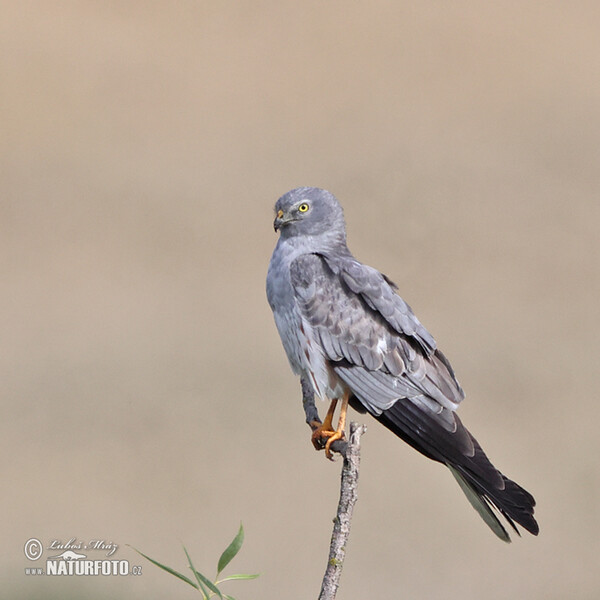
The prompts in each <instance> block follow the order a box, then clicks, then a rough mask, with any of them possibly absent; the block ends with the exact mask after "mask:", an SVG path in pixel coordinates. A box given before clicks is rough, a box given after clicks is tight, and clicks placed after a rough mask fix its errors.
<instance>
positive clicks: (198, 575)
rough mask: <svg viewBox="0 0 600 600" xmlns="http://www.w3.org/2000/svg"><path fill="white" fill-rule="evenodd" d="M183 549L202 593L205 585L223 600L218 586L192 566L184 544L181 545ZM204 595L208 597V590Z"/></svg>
mask: <svg viewBox="0 0 600 600" xmlns="http://www.w3.org/2000/svg"><path fill="white" fill-rule="evenodd" d="M183 551H184V552H185V555H186V556H187V559H188V563H189V565H190V569H192V573H193V574H194V577H196V581H197V582H198V585H199V586H200V587H201V588H202V591H203V593H204V590H205V587H204V586H206V587H207V588H208V589H209V590H210V591H211V592H213V594H216V595H217V596H219V598H221V600H223V594H221V590H219V588H218V587H217V586H216V585H215V584H214V583H213V582H212V581H211V580H210V579H208V577H205V576H204V575H202V573H200V572H199V571H196V568H195V567H194V565H193V563H192V559H191V558H190V555H189V553H188V551H187V549H186V547H185V546H184V547H183ZM206 597H207V598H209V597H210V595H209V594H208V592H206Z"/></svg>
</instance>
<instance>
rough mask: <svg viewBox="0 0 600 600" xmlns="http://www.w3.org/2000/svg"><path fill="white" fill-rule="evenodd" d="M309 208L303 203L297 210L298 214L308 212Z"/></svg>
mask: <svg viewBox="0 0 600 600" xmlns="http://www.w3.org/2000/svg"><path fill="white" fill-rule="evenodd" d="M308 208H309V206H308V204H307V203H306V202H303V203H302V204H301V205H300V206H299V207H298V210H299V211H300V212H306V211H307V210H308Z"/></svg>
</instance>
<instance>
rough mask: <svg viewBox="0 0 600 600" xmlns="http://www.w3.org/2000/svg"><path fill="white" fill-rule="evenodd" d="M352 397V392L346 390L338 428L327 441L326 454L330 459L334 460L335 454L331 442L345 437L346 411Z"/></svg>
mask: <svg viewBox="0 0 600 600" xmlns="http://www.w3.org/2000/svg"><path fill="white" fill-rule="evenodd" d="M349 399H350V392H349V391H348V390H346V391H345V392H344V397H343V398H342V406H341V408H340V418H339V421H338V426H337V429H336V430H335V431H334V432H333V435H331V436H330V437H329V439H328V440H327V443H326V444H325V456H326V457H327V458H328V459H329V460H333V455H332V454H331V450H330V448H331V444H333V442H335V441H336V440H340V439H342V438H343V437H344V429H345V428H346V413H347V412H348V401H349ZM327 414H328V415H329V413H327Z"/></svg>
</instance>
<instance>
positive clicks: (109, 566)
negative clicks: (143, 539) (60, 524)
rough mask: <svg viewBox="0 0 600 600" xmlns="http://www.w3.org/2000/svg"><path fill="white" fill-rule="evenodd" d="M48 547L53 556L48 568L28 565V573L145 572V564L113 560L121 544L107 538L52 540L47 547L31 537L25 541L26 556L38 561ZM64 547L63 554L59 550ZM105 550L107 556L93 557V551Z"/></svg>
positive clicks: (48, 560)
mask: <svg viewBox="0 0 600 600" xmlns="http://www.w3.org/2000/svg"><path fill="white" fill-rule="evenodd" d="M44 549H46V550H50V551H51V554H52V556H48V557H47V558H46V563H45V568H42V567H41V566H38V565H36V566H35V567H34V566H30V567H26V568H25V575H61V576H90V575H91V576H94V575H103V576H114V575H117V576H124V575H141V574H142V567H141V566H139V565H133V566H132V565H130V564H129V561H128V560H116V559H112V558H111V559H109V558H108V557H112V555H113V554H115V553H116V552H117V550H118V549H119V546H118V545H117V544H115V543H113V542H106V541H105V540H91V541H90V542H87V543H85V542H82V541H78V540H77V538H71V539H70V540H69V541H68V542H66V543H63V542H61V541H60V540H52V541H51V542H50V543H49V544H48V545H47V546H46V547H45V548H44V545H43V543H42V542H41V541H40V540H39V539H37V538H30V539H29V540H27V542H25V546H24V552H25V556H26V557H27V558H28V559H29V560H30V561H37V560H39V559H40V558H41V557H42V554H43V553H44ZM57 550H62V552H60V553H59V554H54V552H55V551H57ZM99 551H100V552H103V553H104V555H105V556H106V558H104V559H101V558H93V557H91V556H89V554H90V552H99Z"/></svg>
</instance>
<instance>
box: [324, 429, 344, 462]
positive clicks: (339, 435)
mask: <svg viewBox="0 0 600 600" xmlns="http://www.w3.org/2000/svg"><path fill="white" fill-rule="evenodd" d="M345 438H346V435H345V434H344V430H343V429H338V430H337V431H334V432H333V435H330V436H329V439H328V440H327V442H326V443H325V456H326V457H327V458H328V459H329V460H333V454H332V453H331V444H333V442H335V441H337V440H343V439H345Z"/></svg>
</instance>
